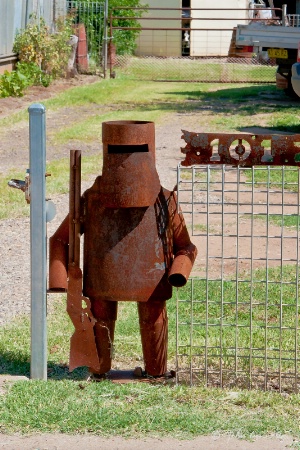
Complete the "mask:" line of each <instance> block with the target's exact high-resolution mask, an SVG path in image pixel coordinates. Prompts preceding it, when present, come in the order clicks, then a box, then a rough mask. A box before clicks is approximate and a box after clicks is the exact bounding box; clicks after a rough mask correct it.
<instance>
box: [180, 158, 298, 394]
mask: <svg viewBox="0 0 300 450" xmlns="http://www.w3.org/2000/svg"><path fill="white" fill-rule="evenodd" d="M299 181H300V180H299V169H298V168H297V167H287V166H286V167H275V166H272V167H266V166H264V167H258V166H257V167H253V168H240V167H237V168H236V167H235V168H233V167H231V166H225V165H220V166H219V165H213V166H194V167H190V168H183V167H181V166H179V168H178V200H179V204H180V206H181V208H182V210H183V212H184V214H185V217H186V220H187V222H188V224H189V226H190V228H191V230H192V234H193V236H194V237H193V241H194V242H195V244H196V245H197V247H198V252H199V254H198V258H197V261H196V268H195V271H196V272H195V273H196V277H194V278H193V279H191V280H190V281H189V283H188V285H187V287H186V288H185V289H180V290H179V291H178V299H177V328H176V337H177V381H178V382H180V383H187V384H190V385H198V384H203V383H204V384H205V385H207V386H220V387H241V388H250V389H251V388H255V389H264V390H277V391H279V392H283V391H287V392H292V391H293V392H298V390H299V368H300V364H299V352H298V346H299V332H300V329H299V293H298V284H299V225H300V219H299Z"/></svg>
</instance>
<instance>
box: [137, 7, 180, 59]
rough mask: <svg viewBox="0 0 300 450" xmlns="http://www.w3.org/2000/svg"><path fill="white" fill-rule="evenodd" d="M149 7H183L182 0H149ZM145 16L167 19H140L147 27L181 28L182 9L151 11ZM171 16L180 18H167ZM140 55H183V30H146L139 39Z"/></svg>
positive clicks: (138, 51) (138, 52)
mask: <svg viewBox="0 0 300 450" xmlns="http://www.w3.org/2000/svg"><path fill="white" fill-rule="evenodd" d="M145 3H147V4H148V6H149V8H181V0H147V1H146V2H145ZM145 17H153V18H155V17H161V18H163V17H165V18H166V20H155V19H153V20H140V21H139V22H140V24H141V26H142V27H145V28H179V27H181V11H159V10H156V11H149V12H148V14H147V15H145ZM169 17H174V18H177V19H178V20H167V18H169ZM137 46H138V48H137V50H136V52H135V53H136V55H138V56H181V32H180V31H179V30H175V31H172V30H144V31H142V32H141V33H140V36H139V38H138V40H137Z"/></svg>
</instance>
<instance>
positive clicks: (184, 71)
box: [113, 55, 276, 83]
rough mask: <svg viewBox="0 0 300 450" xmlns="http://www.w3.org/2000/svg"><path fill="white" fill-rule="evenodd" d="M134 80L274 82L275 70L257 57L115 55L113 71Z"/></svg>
mask: <svg viewBox="0 0 300 450" xmlns="http://www.w3.org/2000/svg"><path fill="white" fill-rule="evenodd" d="M113 70H114V71H115V72H116V73H118V72H119V73H122V74H125V75H127V76H128V77H131V78H134V79H137V80H155V81H158V80H163V81H195V82H207V83H275V76H276V67H275V66H274V65H272V64H271V63H270V62H268V61H267V62H264V61H260V60H259V59H258V58H255V57H253V58H251V59H249V58H229V57H226V58H225V57H224V58H219V57H218V58H212V57H209V58H191V57H178V58H174V57H170V58H163V57H154V56H153V57H150V56H145V57H134V56H129V55H117V58H116V64H115V66H114V68H113Z"/></svg>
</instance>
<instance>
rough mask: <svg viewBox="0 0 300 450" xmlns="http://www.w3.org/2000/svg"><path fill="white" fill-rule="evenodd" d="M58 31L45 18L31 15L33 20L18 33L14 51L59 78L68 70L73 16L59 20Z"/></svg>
mask: <svg viewBox="0 0 300 450" xmlns="http://www.w3.org/2000/svg"><path fill="white" fill-rule="evenodd" d="M55 26H56V32H55V33H51V30H50V29H49V27H48V26H47V25H46V23H45V20H44V19H43V18H40V19H39V20H37V18H36V16H34V15H33V16H31V22H30V23H29V24H28V25H27V26H26V28H25V29H24V30H21V31H19V32H18V33H17V36H16V38H15V42H14V46H13V51H14V52H15V53H17V54H18V58H19V61H20V62H22V63H34V64H35V65H36V66H37V67H39V68H40V70H41V71H42V72H43V73H44V74H47V75H48V76H51V77H52V78H57V77H60V76H63V75H64V74H65V71H66V67H67V63H68V58H69V55H70V45H69V40H70V36H71V34H72V28H71V18H67V20H62V19H60V20H58V21H57V22H56V24H55Z"/></svg>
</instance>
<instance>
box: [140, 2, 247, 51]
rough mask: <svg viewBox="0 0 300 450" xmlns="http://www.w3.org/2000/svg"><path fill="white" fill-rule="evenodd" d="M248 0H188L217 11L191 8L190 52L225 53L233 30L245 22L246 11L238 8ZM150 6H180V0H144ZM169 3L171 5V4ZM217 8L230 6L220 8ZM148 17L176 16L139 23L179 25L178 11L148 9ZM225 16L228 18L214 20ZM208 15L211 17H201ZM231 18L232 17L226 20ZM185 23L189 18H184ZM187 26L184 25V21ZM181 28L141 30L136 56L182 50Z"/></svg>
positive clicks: (173, 26) (194, 4) (179, 26)
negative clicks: (222, 9) (170, 18)
mask: <svg viewBox="0 0 300 450" xmlns="http://www.w3.org/2000/svg"><path fill="white" fill-rule="evenodd" d="M249 3H250V0H227V1H225V0H215V1H213V2H212V1H211V0H190V7H191V8H214V9H216V11H208V10H207V11H192V15H191V16H192V19H193V20H192V21H191V28H194V29H196V28H201V29H205V30H203V31H198V30H194V31H191V34H190V43H189V54H190V56H224V55H228V52H229V48H230V43H231V39H232V30H233V28H234V27H235V26H236V25H237V24H238V23H248V20H247V19H248V12H247V11H241V9H242V8H248V7H249ZM147 4H148V6H149V7H150V8H170V7H172V8H181V7H182V0H172V1H171V0H147ZM171 4H172V5H171ZM218 8H233V10H231V11H220V10H218ZM147 16H148V17H160V18H163V17H166V18H168V17H176V18H178V20H167V19H166V20H154V19H153V20H140V23H141V26H142V27H148V28H151V27H152V28H181V26H182V23H183V22H182V21H181V19H182V18H181V11H159V10H156V11H149V12H148V14H147ZM218 18H227V19H228V20H217V19H218ZM203 19H211V20H203ZM229 19H234V20H229ZM186 23H187V24H188V22H186ZM185 26H186V25H185ZM183 34H184V33H183V32H182V31H181V30H178V29H177V30H174V31H172V30H171V31H166V30H164V31H163V30H155V31H152V30H148V31H147V30H143V31H142V32H141V33H140V36H139V38H138V39H137V50H136V55H137V56H163V57H167V56H174V57H176V56H177V57H178V56H181V55H182V54H183V50H182V48H183V45H182V44H183Z"/></svg>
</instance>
